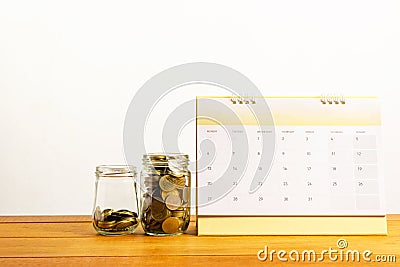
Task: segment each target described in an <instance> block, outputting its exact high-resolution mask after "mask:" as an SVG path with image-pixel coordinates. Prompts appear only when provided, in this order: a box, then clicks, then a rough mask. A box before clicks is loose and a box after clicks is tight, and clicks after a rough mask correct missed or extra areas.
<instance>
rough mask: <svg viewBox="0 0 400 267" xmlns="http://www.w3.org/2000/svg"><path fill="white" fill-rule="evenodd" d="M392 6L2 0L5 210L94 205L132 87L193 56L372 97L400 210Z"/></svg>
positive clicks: (282, 88) (1, 210) (0, 109)
mask: <svg viewBox="0 0 400 267" xmlns="http://www.w3.org/2000/svg"><path fill="white" fill-rule="evenodd" d="M399 14H400V2H399V1H365V0H362V1H349V0H345V1H340V0H338V1H319V0H316V1H261V0H260V1H241V2H238V1H204V0H203V1H172V0H170V1H158V2H153V1H94V0H93V1H87V0H79V1H44V0H36V1H6V0H0V124H1V128H0V188H1V193H0V215H12V214H89V213H90V212H91V209H92V202H93V198H94V196H93V194H94V168H95V166H96V165H98V164H107V163H124V155H123V147H122V130H123V122H124V117H125V112H126V110H127V107H128V105H129V103H130V101H131V99H132V97H133V96H134V94H135V92H136V90H137V89H138V88H139V87H140V86H141V85H142V84H143V83H144V82H145V81H146V80H148V79H149V78H151V77H152V76H153V75H155V74H156V73H158V72H160V71H162V70H164V69H166V68H168V67H172V66H174V65H178V64H182V63H186V62H193V61H208V62H216V63H220V64H224V65H227V66H230V67H232V68H234V69H236V70H238V71H240V72H242V73H243V74H245V75H247V76H248V77H249V78H250V79H251V80H252V81H253V82H254V83H255V84H257V85H258V86H259V88H260V90H261V91H262V92H263V94H264V95H319V94H320V93H321V92H341V93H344V94H347V95H378V96H380V97H381V101H382V104H383V105H382V106H383V107H382V120H383V142H384V148H383V155H384V165H383V167H384V172H385V179H386V194H387V206H388V207H387V211H388V213H400V204H399V203H400V194H399V193H400V179H399V173H400V171H399V162H398V159H399V153H400V138H399V137H400V125H399V119H398V115H397V114H398V113H399V112H400V102H399V99H398V96H399V95H400V93H399V92H400V49H399V47H400V16H399ZM138 115H139V114H138ZM189 132H190V131H189ZM185 145H187V146H188V147H185ZM182 146H183V148H182V149H183V150H185V149H186V150H190V153H194V152H193V151H192V149H193V148H194V146H193V145H191V144H188V143H186V144H185V143H183V145H182Z"/></svg>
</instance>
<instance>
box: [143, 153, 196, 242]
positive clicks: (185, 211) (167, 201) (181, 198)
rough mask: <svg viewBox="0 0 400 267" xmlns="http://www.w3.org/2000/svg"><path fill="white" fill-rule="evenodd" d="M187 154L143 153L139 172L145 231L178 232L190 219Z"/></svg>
mask: <svg viewBox="0 0 400 267" xmlns="http://www.w3.org/2000/svg"><path fill="white" fill-rule="evenodd" d="M188 162H189V157H188V155H185V154H178V153H177V154H146V155H144V156H143V169H142V172H141V183H140V185H141V186H140V187H141V188H140V192H141V196H142V197H141V223H142V227H143V229H144V231H145V233H146V234H148V235H155V236H164V235H179V234H182V233H183V232H185V231H186V230H187V228H188V226H189V222H190V172H189V170H188Z"/></svg>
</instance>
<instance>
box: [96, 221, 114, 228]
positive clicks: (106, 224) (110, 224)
mask: <svg viewBox="0 0 400 267" xmlns="http://www.w3.org/2000/svg"><path fill="white" fill-rule="evenodd" d="M116 223H117V221H111V222H104V221H98V222H97V226H98V227H100V228H113V227H114V225H115V224H116Z"/></svg>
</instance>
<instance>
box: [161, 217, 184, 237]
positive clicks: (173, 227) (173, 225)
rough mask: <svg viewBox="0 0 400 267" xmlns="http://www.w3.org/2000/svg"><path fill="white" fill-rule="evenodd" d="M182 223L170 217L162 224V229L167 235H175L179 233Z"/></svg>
mask: <svg viewBox="0 0 400 267" xmlns="http://www.w3.org/2000/svg"><path fill="white" fill-rule="evenodd" d="M180 224H181V221H180V220H179V219H178V218H176V217H169V218H167V219H165V221H164V222H163V223H162V229H163V231H164V232H165V233H167V234H174V233H176V232H178V231H179V225H180Z"/></svg>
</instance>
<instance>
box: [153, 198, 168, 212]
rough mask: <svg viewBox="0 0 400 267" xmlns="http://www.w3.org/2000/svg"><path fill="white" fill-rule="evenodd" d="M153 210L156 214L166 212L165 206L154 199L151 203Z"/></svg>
mask: <svg viewBox="0 0 400 267" xmlns="http://www.w3.org/2000/svg"><path fill="white" fill-rule="evenodd" d="M150 208H151V210H152V211H154V212H157V213H158V212H161V211H163V210H165V204H164V203H163V202H161V201H160V200H158V199H156V198H153V199H152V201H151V207H150Z"/></svg>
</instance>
